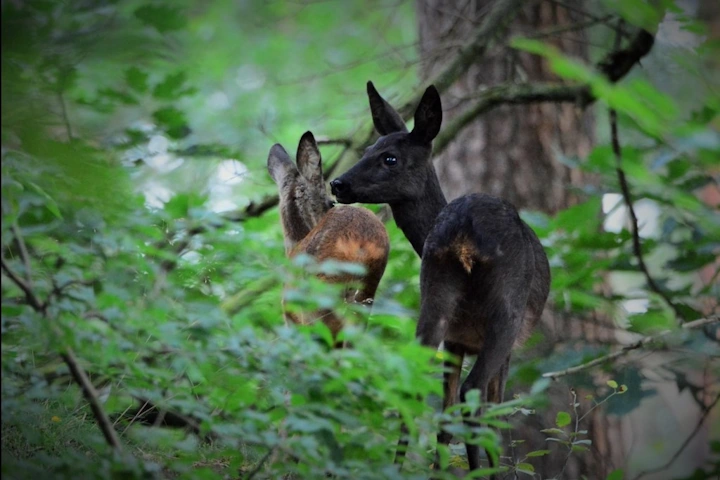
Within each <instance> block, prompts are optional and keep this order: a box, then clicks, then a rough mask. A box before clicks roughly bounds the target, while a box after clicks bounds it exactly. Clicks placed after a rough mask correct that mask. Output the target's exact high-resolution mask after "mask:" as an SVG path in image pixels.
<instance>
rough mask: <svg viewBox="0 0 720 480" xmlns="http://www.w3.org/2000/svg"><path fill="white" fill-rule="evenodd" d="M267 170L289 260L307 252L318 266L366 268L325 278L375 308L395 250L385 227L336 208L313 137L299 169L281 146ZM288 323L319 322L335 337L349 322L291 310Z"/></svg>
mask: <svg viewBox="0 0 720 480" xmlns="http://www.w3.org/2000/svg"><path fill="white" fill-rule="evenodd" d="M268 171H269V173H270V175H271V176H272V178H273V180H275V183H276V184H277V186H278V191H279V194H280V219H281V222H282V226H283V234H284V237H285V251H286V254H287V256H288V257H290V258H292V257H294V256H296V255H298V254H300V253H306V254H308V255H311V256H313V257H314V258H315V260H316V261H318V262H323V261H326V260H336V261H340V262H347V263H357V264H360V265H363V266H364V267H365V270H366V271H365V274H364V275H361V276H356V275H351V274H340V275H320V278H322V279H323V280H325V281H327V282H330V283H344V284H347V286H346V288H345V292H344V294H343V299H344V300H345V302H347V303H361V304H365V305H368V306H370V305H372V302H373V299H374V297H375V292H376V291H377V287H378V284H379V283H380V279H381V278H382V276H383V273H384V272H385V266H386V265H387V259H388V253H389V251H390V241H389V240H388V236H387V231H386V230H385V226H384V225H383V224H382V222H381V221H380V220H379V219H378V218H377V217H376V216H375V215H374V214H373V213H372V212H371V211H370V210H367V209H366V208H361V207H333V203H332V202H331V201H330V198H329V197H328V196H327V192H326V190H325V183H324V180H323V175H322V160H321V158H320V152H319V150H318V148H317V144H316V142H315V139H314V138H313V136H312V134H311V133H310V132H307V133H306V134H305V135H303V137H302V138H301V139H300V144H299V145H298V153H297V165H296V164H294V163H293V162H292V160H290V158H289V156H288V154H287V152H286V151H285V149H283V148H282V146H280V145H275V146H273V148H272V149H271V150H270V154H269V156H268ZM354 284H358V285H359V288H358V289H357V290H355V288H351V287H352V286H353V285H354ZM283 305H284V300H283ZM283 310H284V308H283ZM285 318H286V320H287V321H290V322H293V323H296V324H300V325H307V324H310V323H313V322H314V321H316V320H318V319H320V320H322V321H323V322H324V323H325V324H326V325H327V326H328V328H329V329H330V331H331V332H332V334H333V337H334V338H337V335H338V333H339V332H340V330H341V329H342V326H343V323H344V322H343V319H342V316H341V315H339V314H338V312H333V311H329V310H320V311H316V312H301V313H292V312H287V311H286V312H285Z"/></svg>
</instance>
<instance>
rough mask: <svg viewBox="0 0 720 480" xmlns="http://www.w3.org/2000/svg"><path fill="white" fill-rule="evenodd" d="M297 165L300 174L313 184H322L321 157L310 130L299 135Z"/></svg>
mask: <svg viewBox="0 0 720 480" xmlns="http://www.w3.org/2000/svg"><path fill="white" fill-rule="evenodd" d="M297 166H298V170H300V175H302V176H303V177H305V179H306V180H307V181H308V182H310V183H314V184H315V185H323V184H324V180H323V172H322V157H321V156H320V150H319V149H318V146H317V142H315V137H314V136H313V134H312V132H305V133H304V134H303V136H302V137H300V143H299V144H298V149H297Z"/></svg>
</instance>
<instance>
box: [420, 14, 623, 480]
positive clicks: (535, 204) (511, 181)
mask: <svg viewBox="0 0 720 480" xmlns="http://www.w3.org/2000/svg"><path fill="white" fill-rule="evenodd" d="M495 1H497V0H495ZM532 3H533V4H532V5H531V6H529V7H526V8H525V9H524V10H523V11H522V13H521V14H520V15H519V16H518V18H517V19H515V21H514V22H513V23H512V25H511V27H510V29H509V30H510V31H509V33H514V34H521V33H522V34H529V33H535V34H537V33H539V32H542V31H544V30H547V29H557V28H559V27H562V26H563V25H567V24H570V23H576V22H578V19H577V18H575V16H576V13H575V12H573V11H569V10H567V9H566V8H564V7H561V6H559V5H557V4H555V3H551V2H532ZM572 3H573V5H574V4H575V3H574V2H572ZM492 4H493V0H477V1H465V0H452V1H448V0H418V1H417V14H418V22H419V31H420V55H421V60H422V67H421V75H422V77H423V79H424V80H426V81H427V79H428V78H432V77H433V76H434V75H436V74H437V72H439V71H442V69H443V67H445V65H446V63H447V61H448V60H450V59H452V58H453V54H454V53H456V51H457V49H458V48H459V47H461V46H462V45H463V44H464V43H466V42H467V39H468V38H471V36H472V32H473V30H474V29H475V28H476V27H477V25H478V24H479V23H480V22H481V20H482V18H483V16H484V14H486V12H487V11H488V9H489V7H491V6H492ZM583 20H585V19H583ZM543 40H546V41H549V42H551V43H553V44H555V45H556V46H557V47H558V48H559V49H561V50H562V51H564V52H565V53H567V54H570V55H573V56H575V57H579V58H582V59H587V58H588V45H587V40H586V39H585V34H584V33H583V32H582V31H571V32H566V33H563V34H560V35H553V36H549V37H547V38H543ZM556 79H557V78H556V77H555V75H554V74H553V73H551V72H550V71H549V68H548V66H547V64H546V62H545V61H544V60H543V59H541V58H540V57H537V56H533V55H529V54H525V53H522V52H519V51H516V50H512V49H509V48H492V49H490V50H488V55H487V56H486V57H485V58H478V59H477V61H476V62H475V63H474V64H473V65H472V66H471V67H470V68H469V70H468V71H467V73H466V74H464V75H463V76H462V77H461V78H460V79H458V80H457V81H456V82H455V83H454V84H453V85H452V86H451V87H450V88H449V90H448V91H447V92H445V93H444V94H443V106H444V112H443V115H444V123H445V124H447V121H448V120H450V119H452V118H454V117H456V116H458V115H460V114H461V113H462V112H463V110H464V108H465V107H466V105H467V103H468V102H467V101H466V99H468V98H472V97H473V95H474V94H476V93H477V92H479V91H481V90H482V89H483V88H484V87H487V86H492V85H498V84H503V83H507V82H527V81H551V80H556ZM593 129H594V122H593V117H592V115H591V114H590V113H589V112H581V111H578V110H577V109H576V107H575V106H573V105H570V104H562V105H557V104H551V103H546V104H536V105H520V106H503V107H500V108H497V109H495V110H493V111H491V112H490V113H487V114H485V115H484V116H482V117H480V118H477V119H476V120H475V121H474V122H473V123H471V124H470V125H468V126H467V127H466V128H465V129H464V130H463V131H461V132H460V133H459V134H458V136H457V137H456V138H455V140H454V141H453V142H452V143H451V144H450V145H448V147H447V148H446V149H445V150H444V152H443V153H442V154H440V155H438V156H437V157H436V159H435V166H436V169H437V171H438V175H439V177H440V181H441V184H442V187H443V190H444V192H445V194H446V196H447V197H448V200H451V199H453V198H456V197H458V196H460V195H463V194H466V193H472V192H483V193H490V194H493V195H497V196H500V197H503V198H505V199H507V200H509V201H511V202H512V203H514V204H515V206H516V207H517V208H518V209H524V208H527V209H532V210H540V211H543V212H546V213H554V212H557V211H558V210H560V209H563V208H565V207H567V206H569V205H571V204H572V203H574V202H575V201H577V198H576V194H575V191H576V190H575V189H574V188H573V187H581V186H583V185H584V184H586V183H587V182H588V179H586V178H583V176H582V174H581V173H580V172H578V171H577V170H573V169H571V168H568V167H567V166H566V165H564V164H563V163H561V159H563V158H574V157H580V158H583V157H585V156H587V154H588V153H589V151H590V149H591V147H592V144H593ZM547 310H550V307H549V306H548V309H547ZM547 317H548V319H551V320H550V321H548V322H546V324H547V325H546V327H548V328H546V332H545V335H546V339H547V340H548V342H546V343H549V344H554V343H555V342H556V341H562V340H567V333H566V332H573V331H575V330H578V329H579V326H578V325H577V324H565V320H564V319H563V318H562V317H561V316H560V315H553V314H549V315H547ZM569 327H572V328H569ZM584 333H585V334H586V335H587V334H588V333H589V332H584ZM576 336H577V334H576ZM591 336H594V337H593V338H597V337H598V333H597V332H595V333H591ZM548 337H549V338H548ZM550 401H551V404H550V405H551V406H550V407H548V408H545V409H540V410H539V411H542V410H544V411H545V413H547V415H537V416H535V417H533V416H531V417H524V418H523V419H522V422H521V425H518V426H517V428H516V429H515V430H514V431H513V432H512V433H513V436H514V438H515V440H519V439H522V440H523V441H524V442H525V443H523V444H521V445H519V446H518V447H517V448H516V449H515V452H513V453H514V457H515V461H517V458H522V457H523V452H525V453H526V452H527V451H531V450H537V449H545V448H551V449H553V454H551V455H548V456H545V457H542V458H537V459H533V463H534V464H535V465H536V466H537V465H538V464H541V465H542V466H541V467H540V469H539V473H541V475H542V478H550V477H551V476H554V475H558V474H559V473H560V470H561V469H563V465H564V464H565V461H566V459H565V455H564V452H562V451H560V449H557V450H555V446H553V445H549V442H546V441H545V438H546V435H544V434H542V433H540V430H541V429H544V428H551V427H554V426H555V425H554V414H555V412H556V411H557V410H558V409H561V410H566V411H570V407H569V405H570V402H571V396H570V392H569V391H568V388H567V386H566V385H564V384H563V383H562V382H560V383H557V384H555V385H553V387H552V388H551V391H550ZM596 412H597V413H595V414H594V415H592V416H591V417H592V418H590V419H589V424H590V425H587V424H586V425H585V426H584V428H588V427H589V428H588V429H589V430H591V431H592V432H593V434H594V435H593V445H594V450H593V453H588V454H585V455H582V454H580V455H573V456H572V457H571V458H570V460H569V462H568V463H567V465H564V472H563V474H562V478H580V475H581V474H586V475H589V478H605V476H606V474H607V473H608V472H609V471H611V470H612V468H610V464H611V463H614V462H612V461H611V457H612V456H613V455H614V454H615V453H616V452H613V441H612V438H613V436H615V437H616V436H618V434H617V432H615V430H614V428H613V424H612V423H611V422H610V421H609V420H608V419H606V418H605V417H604V416H603V415H602V414H601V413H600V410H599V409H598V410H596ZM613 432H615V433H613ZM506 436H507V435H506ZM506 443H507V442H506ZM506 453H510V450H509V448H506ZM616 460H617V459H616ZM558 478H560V477H558Z"/></svg>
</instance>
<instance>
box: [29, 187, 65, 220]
mask: <svg viewBox="0 0 720 480" xmlns="http://www.w3.org/2000/svg"><path fill="white" fill-rule="evenodd" d="M28 185H30V187H31V188H32V189H33V190H35V191H36V192H37V193H39V194H40V195H41V196H42V197H43V198H44V199H45V207H46V208H47V209H48V210H49V211H50V213H52V214H53V215H55V217H56V218H58V219H60V220H62V219H63V216H62V213H60V208H58V205H57V203H56V202H55V200H53V198H52V197H51V196H50V195H48V194H47V192H45V190H43V189H42V188H40V186H39V185H37V184H36V183H34V182H28Z"/></svg>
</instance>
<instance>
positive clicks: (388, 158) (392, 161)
mask: <svg viewBox="0 0 720 480" xmlns="http://www.w3.org/2000/svg"><path fill="white" fill-rule="evenodd" d="M383 163H384V164H385V165H387V166H388V167H394V166H395V165H397V158H395V157H394V156H393V155H389V154H385V155H384V156H383Z"/></svg>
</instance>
